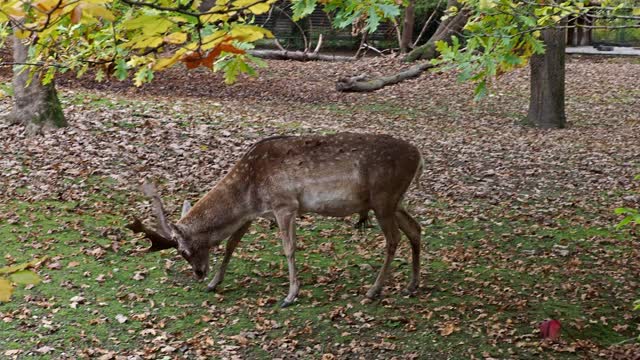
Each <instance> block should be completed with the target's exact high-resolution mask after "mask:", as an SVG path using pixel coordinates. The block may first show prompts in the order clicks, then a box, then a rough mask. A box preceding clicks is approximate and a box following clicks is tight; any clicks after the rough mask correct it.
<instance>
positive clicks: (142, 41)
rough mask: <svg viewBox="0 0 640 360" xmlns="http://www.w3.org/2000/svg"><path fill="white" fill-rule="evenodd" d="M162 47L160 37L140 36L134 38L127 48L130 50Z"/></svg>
mask: <svg viewBox="0 0 640 360" xmlns="http://www.w3.org/2000/svg"><path fill="white" fill-rule="evenodd" d="M160 45H162V37H160V36H141V37H134V38H133V41H132V42H129V43H127V46H128V47H130V48H132V49H144V48H154V47H158V46H160Z"/></svg>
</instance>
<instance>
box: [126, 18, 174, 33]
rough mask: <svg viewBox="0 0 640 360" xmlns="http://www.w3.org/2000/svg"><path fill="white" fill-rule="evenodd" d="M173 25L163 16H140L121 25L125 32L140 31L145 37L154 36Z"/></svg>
mask: <svg viewBox="0 0 640 360" xmlns="http://www.w3.org/2000/svg"><path fill="white" fill-rule="evenodd" d="M172 25H173V23H172V22H171V21H170V20H168V19H166V18H165V17H163V16H159V15H142V16H138V17H136V18H133V19H131V20H127V21H125V22H123V23H122V27H123V28H124V29H126V30H135V29H141V30H142V33H143V34H145V35H155V34H160V33H163V32H165V31H167V30H168V29H169V28H170V27H171V26H172Z"/></svg>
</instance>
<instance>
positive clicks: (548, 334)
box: [540, 319, 562, 340]
mask: <svg viewBox="0 0 640 360" xmlns="http://www.w3.org/2000/svg"><path fill="white" fill-rule="evenodd" d="M561 327H562V325H561V324H560V321H558V320H555V319H549V320H545V321H543V322H541V323H540V335H541V336H542V338H543V339H551V340H555V339H557V338H559V337H560V328H561Z"/></svg>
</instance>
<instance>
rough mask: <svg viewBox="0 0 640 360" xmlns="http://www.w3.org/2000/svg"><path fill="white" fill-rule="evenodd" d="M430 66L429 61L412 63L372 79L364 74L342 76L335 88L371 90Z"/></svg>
mask: <svg viewBox="0 0 640 360" xmlns="http://www.w3.org/2000/svg"><path fill="white" fill-rule="evenodd" d="M432 67H433V65H432V64H431V63H429V62H426V63H420V64H416V65H413V66H411V67H410V68H408V69H406V70H403V71H400V72H399V73H396V74H394V75H389V76H381V77H378V78H374V79H370V78H368V77H367V76H366V75H358V76H353V77H349V78H342V79H339V80H338V82H337V83H336V90H338V91H342V92H371V91H375V90H378V89H381V88H383V87H385V86H389V85H393V84H397V83H399V82H401V81H404V80H408V79H413V78H416V77H418V76H420V75H421V74H422V73H423V72H425V71H426V70H428V69H430V68H432Z"/></svg>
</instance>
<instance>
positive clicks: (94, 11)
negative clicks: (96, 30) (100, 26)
mask: <svg viewBox="0 0 640 360" xmlns="http://www.w3.org/2000/svg"><path fill="white" fill-rule="evenodd" d="M83 10H84V13H83V14H84V15H89V16H91V17H100V18H103V19H105V20H109V21H114V20H115V19H116V18H115V16H113V13H112V12H111V11H110V10H109V9H107V8H105V7H104V6H100V5H98V4H84V6H83Z"/></svg>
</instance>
